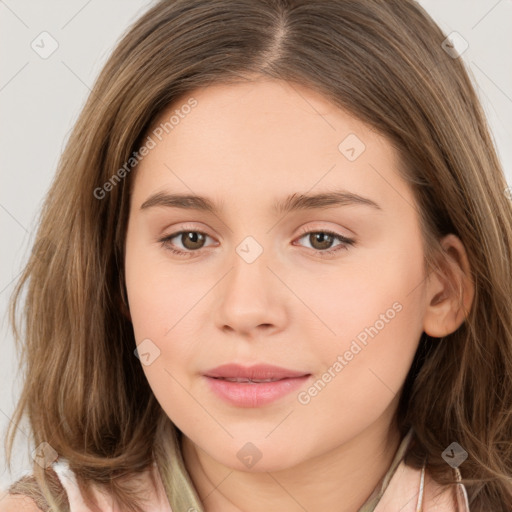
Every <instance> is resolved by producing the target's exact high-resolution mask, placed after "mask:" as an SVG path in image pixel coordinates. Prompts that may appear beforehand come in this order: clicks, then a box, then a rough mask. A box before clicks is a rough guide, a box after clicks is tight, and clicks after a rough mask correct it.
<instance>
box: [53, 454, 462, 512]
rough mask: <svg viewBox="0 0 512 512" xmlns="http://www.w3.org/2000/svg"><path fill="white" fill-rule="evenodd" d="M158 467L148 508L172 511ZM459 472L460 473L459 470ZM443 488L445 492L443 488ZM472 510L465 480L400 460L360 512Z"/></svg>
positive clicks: (70, 488)
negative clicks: (442, 482)
mask: <svg viewBox="0 0 512 512" xmlns="http://www.w3.org/2000/svg"><path fill="white" fill-rule="evenodd" d="M53 468H54V470H55V472H56V473H57V475H58V477H59V479H60V481H61V483H62V485H63V487H64V488H65V490H66V492H67V496H68V500H69V504H70V512H91V510H90V508H88V507H87V506H86V505H85V503H84V502H83V500H82V496H81V494H80V491H79V489H78V486H77V483H76V480H75V477H74V474H73V472H72V471H71V470H70V469H69V466H68V464H67V462H66V461H65V460H62V459H60V460H59V461H56V462H54V464H53ZM151 470H152V471H156V476H157V478H156V481H157V482H158V488H157V489H156V493H155V492H151V493H150V494H149V495H148V497H149V499H150V501H148V502H147V505H146V506H147V510H150V511H151V512H172V509H171V506H170V504H169V501H168V499H167V496H166V493H165V489H164V486H163V482H162V479H161V477H160V473H159V471H158V467H157V465H156V463H153V465H152V467H151ZM456 473H457V476H458V477H459V478H460V473H459V472H458V471H457V470H456ZM142 478H145V479H147V481H148V489H152V485H151V482H150V479H149V473H148V471H146V472H145V473H143V476H142ZM441 491H442V492H441ZM94 493H95V495H96V496H97V497H98V498H99V499H98V503H99V505H100V507H101V510H102V512H122V511H121V510H119V508H117V507H116V508H114V507H113V506H112V501H111V500H109V498H108V497H107V496H105V495H104V494H100V493H99V492H98V491H97V490H96V489H94ZM366 511H368V512H397V511H400V512H470V510H469V505H468V497H467V494H466V489H465V487H464V485H463V484H456V485H455V486H447V487H446V488H444V489H443V488H442V487H440V486H438V485H437V484H436V483H435V482H434V481H433V480H432V479H430V478H428V477H426V473H425V471H424V469H422V470H420V469H414V468H411V467H410V466H407V465H406V464H405V463H404V462H403V460H401V461H400V463H399V464H398V466H396V470H395V471H394V472H393V475H392V477H391V480H389V483H388V485H387V487H386V489H385V492H384V494H383V495H382V496H381V498H380V499H379V500H378V503H376V505H373V504H371V503H369V502H367V503H366V504H365V505H363V506H362V508H361V509H360V510H359V512H366Z"/></svg>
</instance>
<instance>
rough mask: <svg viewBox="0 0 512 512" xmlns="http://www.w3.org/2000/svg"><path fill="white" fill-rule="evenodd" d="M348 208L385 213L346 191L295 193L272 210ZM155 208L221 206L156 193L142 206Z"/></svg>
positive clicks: (215, 208)
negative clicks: (369, 209)
mask: <svg viewBox="0 0 512 512" xmlns="http://www.w3.org/2000/svg"><path fill="white" fill-rule="evenodd" d="M348 205H363V206H369V207H371V208H374V209H376V210H382V208H381V207H380V206H379V205H378V204H377V203H376V202H375V201H372V200H371V199H369V198H367V197H363V196H360V195H358V194H354V193H353V192H349V191H346V190H335V191H330V192H322V193H318V194H299V193H295V194H292V195H290V196H288V197H286V198H285V199H284V200H283V199H281V200H277V201H275V202H274V203H273V204H272V209H273V212H274V213H275V214H277V215H282V214H285V213H289V212H292V211H298V210H315V209H323V208H336V207H340V206H348ZM155 206H165V207H168V208H182V209H186V210H199V211H206V212H211V213H213V214H216V213H219V212H220V211H221V206H219V205H217V204H216V203H215V202H214V201H212V200H211V199H209V198H207V197H204V196H197V195H193V194H168V193H166V192H157V193H156V194H153V195H151V196H150V197H148V198H147V199H146V200H145V201H144V203H142V206H141V207H140V209H141V210H145V209H147V208H152V207H155Z"/></svg>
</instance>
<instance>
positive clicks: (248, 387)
mask: <svg viewBox="0 0 512 512" xmlns="http://www.w3.org/2000/svg"><path fill="white" fill-rule="evenodd" d="M309 377H310V375H304V376H303V377H294V378H288V379H281V380H276V381H274V382H261V383H254V384H251V383H248V382H231V381H228V380H223V379H215V378H213V377H206V379H207V380H208V383H209V385H210V388H211V389H212V391H213V392H214V393H216V394H217V395H218V396H220V397H221V398H223V399H224V400H226V401H227V402H230V403H231V404H233V405H236V406H237V407H260V406H262V405H266V404H269V403H271V402H274V401H275V400H278V399H279V398H281V397H283V396H285V395H287V394H288V393H291V392H292V391H294V390H296V389H298V388H300V387H301V386H302V385H303V384H304V383H305V382H306V381H307V380H308V379H309Z"/></svg>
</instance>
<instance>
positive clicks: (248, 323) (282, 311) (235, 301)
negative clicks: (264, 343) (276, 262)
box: [214, 251, 290, 336]
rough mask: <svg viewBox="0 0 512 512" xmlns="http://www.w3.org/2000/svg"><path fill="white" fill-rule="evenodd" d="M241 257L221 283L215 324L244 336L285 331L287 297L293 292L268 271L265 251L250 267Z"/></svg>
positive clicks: (273, 273) (215, 303)
mask: <svg viewBox="0 0 512 512" xmlns="http://www.w3.org/2000/svg"><path fill="white" fill-rule="evenodd" d="M248 261H251V259H244V257H243V254H242V256H240V255H239V254H238V253H235V254H234V257H233V258H232V259H231V260H230V262H232V266H231V268H230V269H229V271H228V273H227V275H225V277H224V279H222V281H221V282H220V283H219V285H218V286H217V287H216V288H217V293H216V295H215V298H214V308H215V323H216V325H217V327H218V328H219V329H221V330H223V331H225V332H233V333H238V334H239V335H244V336H257V335H261V333H262V332H265V333H266V334H267V335H269V334H271V333H273V332H277V331H280V330H282V329H284V327H285V324H286V318H287V314H286V303H287V302H286V300H285V299H286V297H287V296H288V303H289V302H290V297H289V295H290V292H289V291H287V290H286V287H285V286H284V285H283V283H282V281H281V280H280V279H279V278H278V277H276V273H277V272H276V270H275V269H271V268H270V267H269V258H267V253H266V252H265V251H263V252H262V253H261V254H260V255H259V256H258V257H257V258H256V259H254V260H253V261H252V262H251V263H248Z"/></svg>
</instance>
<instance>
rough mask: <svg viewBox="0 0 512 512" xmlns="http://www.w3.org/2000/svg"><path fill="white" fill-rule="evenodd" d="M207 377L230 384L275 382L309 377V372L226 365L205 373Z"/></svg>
mask: <svg viewBox="0 0 512 512" xmlns="http://www.w3.org/2000/svg"><path fill="white" fill-rule="evenodd" d="M205 375H206V377H213V378H216V379H223V380H227V381H230V382H253V383H257V382H274V381H277V380H282V379H293V378H296V377H303V376H305V375H309V373H307V372H301V371H295V370H289V369H287V368H281V367H279V366H273V365H266V364H258V365H254V366H242V365H239V364H224V365H221V366H217V367H216V368H213V369H211V370H208V371H207V372H206V373H205Z"/></svg>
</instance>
